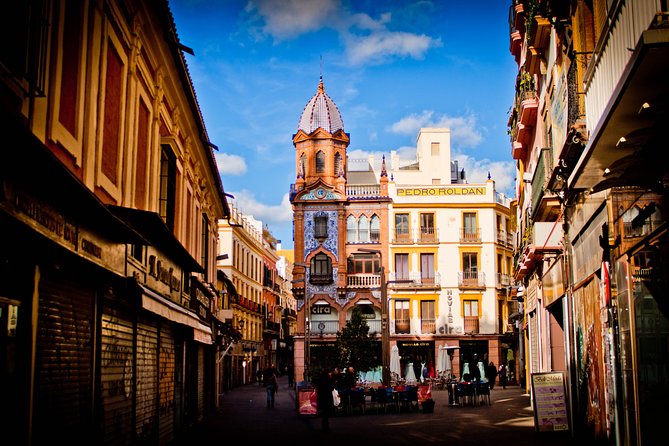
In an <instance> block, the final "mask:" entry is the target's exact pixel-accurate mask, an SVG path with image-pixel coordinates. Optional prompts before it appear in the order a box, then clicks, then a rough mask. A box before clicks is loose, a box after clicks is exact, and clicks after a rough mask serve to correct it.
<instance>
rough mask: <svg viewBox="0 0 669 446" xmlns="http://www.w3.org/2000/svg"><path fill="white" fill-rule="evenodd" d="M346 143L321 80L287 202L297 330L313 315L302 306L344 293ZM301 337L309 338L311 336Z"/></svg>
mask: <svg viewBox="0 0 669 446" xmlns="http://www.w3.org/2000/svg"><path fill="white" fill-rule="evenodd" d="M349 142H350V140H349V135H348V134H347V133H345V132H344V122H343V120H342V117H341V114H340V113H339V109H338V108H337V106H336V105H335V103H334V101H333V100H332V99H331V98H330V97H329V96H328V95H327V94H326V93H325V87H324V85H323V79H322V77H321V79H320V82H319V84H318V89H317V91H316V94H315V95H314V96H313V97H312V98H311V99H310V100H309V102H308V103H307V105H306V106H305V107H304V110H303V112H302V115H301V116H300V120H299V123H298V127H297V133H295V134H294V135H293V145H294V146H295V163H296V164H295V172H296V178H295V185H294V187H293V188H292V190H291V194H290V200H291V203H292V205H293V216H294V218H293V225H294V226H293V234H294V249H295V262H296V264H297V265H296V267H295V269H294V277H295V278H296V279H298V280H299V279H300V278H302V279H304V282H303V283H301V284H296V286H295V289H294V292H295V294H296V297H297V298H298V299H301V300H300V305H301V307H300V310H301V311H300V315H301V317H300V318H299V321H298V330H300V328H301V329H302V330H300V331H303V330H304V328H305V321H306V320H307V318H306V317H305V316H306V315H308V314H311V310H310V309H306V310H305V308H304V305H303V304H304V303H305V302H306V303H307V306H308V307H309V304H310V303H313V302H318V303H319V305H321V307H323V308H324V307H325V306H328V307H334V306H336V302H337V299H338V298H339V297H340V295H341V296H342V297H343V296H345V293H346V278H345V276H346V274H345V271H346V254H345V249H346V233H345V230H344V229H345V227H346V224H345V221H346V220H345V218H346V215H345V212H346V202H347V201H346V173H345V172H346V148H347V147H348V145H349ZM300 264H302V265H305V264H306V265H308V267H304V266H300ZM305 297H306V300H305ZM307 301H308V302H307ZM305 311H306V314H305ZM306 325H307V327H309V325H310V324H306ZM307 330H308V328H307ZM312 330H313V327H312ZM303 332H304V331H303ZM305 338H306V339H309V335H308V334H307V336H305ZM300 347H302V348H303V350H302V351H303V352H304V351H310V350H309V348H308V346H307V347H305V345H304V344H302V345H299V344H298V343H296V345H295V348H296V349H299V348H300ZM304 363H305V366H306V367H307V368H308V364H309V358H307V357H305V358H304Z"/></svg>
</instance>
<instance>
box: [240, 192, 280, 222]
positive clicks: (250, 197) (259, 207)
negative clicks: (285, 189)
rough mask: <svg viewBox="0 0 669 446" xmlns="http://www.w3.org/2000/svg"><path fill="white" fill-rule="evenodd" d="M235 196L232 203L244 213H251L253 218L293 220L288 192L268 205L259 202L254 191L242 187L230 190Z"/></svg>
mask: <svg viewBox="0 0 669 446" xmlns="http://www.w3.org/2000/svg"><path fill="white" fill-rule="evenodd" d="M231 195H233V196H234V197H235V198H234V199H233V200H231V202H232V204H233V205H234V206H235V207H236V208H237V209H238V210H239V211H240V212H241V213H242V214H245V215H252V216H253V217H254V218H255V219H257V220H261V221H262V222H263V224H264V223H275V224H281V223H286V222H290V221H292V220H293V208H292V206H291V205H290V200H289V199H288V194H284V196H283V198H282V199H281V203H280V204H277V205H269V204H265V203H261V202H260V201H258V199H257V198H256V196H255V193H253V192H252V191H250V190H248V189H242V190H240V191H237V192H232V193H231Z"/></svg>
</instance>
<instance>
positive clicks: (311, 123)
mask: <svg viewBox="0 0 669 446" xmlns="http://www.w3.org/2000/svg"><path fill="white" fill-rule="evenodd" d="M318 127H321V128H322V129H323V130H325V131H327V132H328V133H335V132H336V131H337V130H344V121H342V119H341V113H339V109H338V108H337V106H336V105H335V103H334V101H333V100H332V98H330V96H328V95H327V94H325V87H324V86H323V77H322V76H321V80H320V82H319V83H318V91H317V92H316V94H315V95H314V96H313V97H312V98H311V99H310V100H309V102H308V103H307V105H306V107H304V111H303V112H302V116H301V117H300V123H299V124H298V126H297V129H298V130H302V131H304V132H305V133H306V134H310V133H311V132H313V131H314V130H316V129H317V128H318Z"/></svg>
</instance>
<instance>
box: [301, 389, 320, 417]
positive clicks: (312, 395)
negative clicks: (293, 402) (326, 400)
mask: <svg viewBox="0 0 669 446" xmlns="http://www.w3.org/2000/svg"><path fill="white" fill-rule="evenodd" d="M297 402H298V413H299V414H300V415H316V413H317V409H318V403H317V402H316V389H314V388H305V389H298V391H297Z"/></svg>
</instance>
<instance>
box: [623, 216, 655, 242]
mask: <svg viewBox="0 0 669 446" xmlns="http://www.w3.org/2000/svg"><path fill="white" fill-rule="evenodd" d="M661 223H662V221H661V220H647V221H645V222H644V223H643V225H640V226H635V225H633V224H632V222H631V221H627V222H624V223H623V237H625V238H635V237H644V236H646V235H648V234H650V233H651V232H653V231H654V230H656V229H657V228H658V227H659V226H660V224H661Z"/></svg>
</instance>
